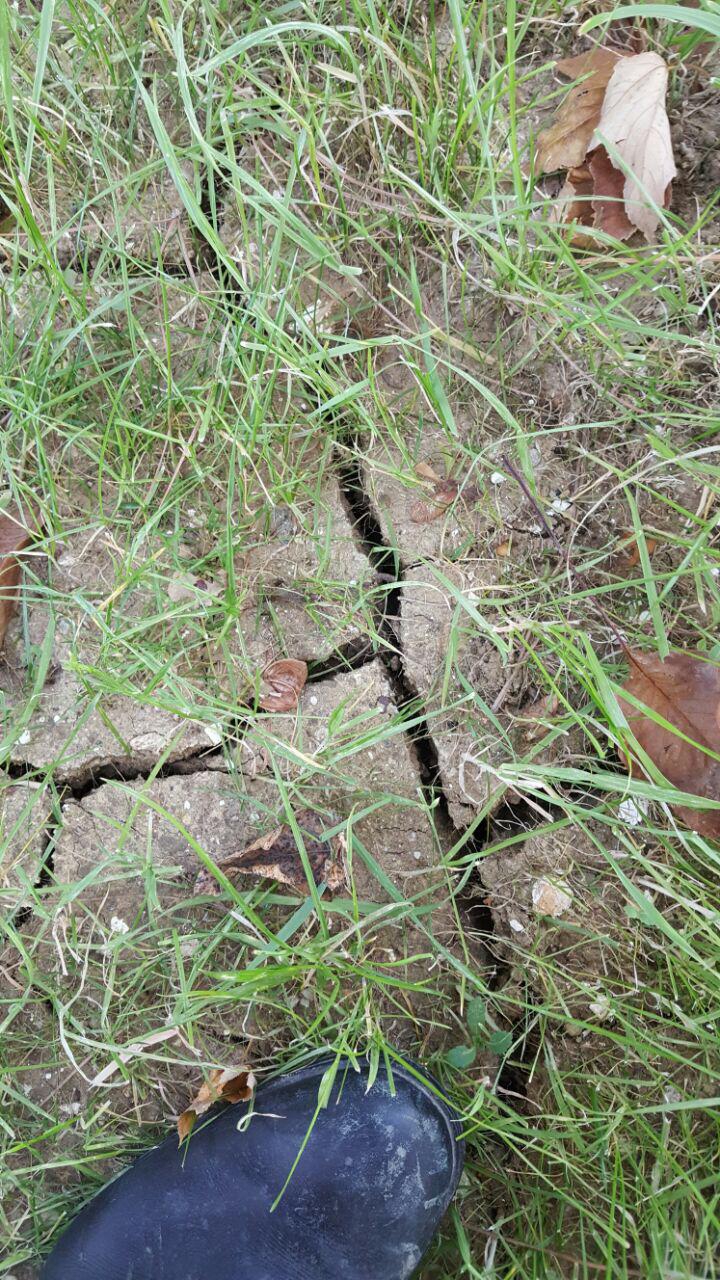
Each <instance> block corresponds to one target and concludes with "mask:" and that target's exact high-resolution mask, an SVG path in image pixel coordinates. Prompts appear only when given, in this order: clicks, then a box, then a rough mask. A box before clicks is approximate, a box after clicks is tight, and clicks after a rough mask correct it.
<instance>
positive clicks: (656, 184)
mask: <svg viewBox="0 0 720 1280" xmlns="http://www.w3.org/2000/svg"><path fill="white" fill-rule="evenodd" d="M667 80H668V69H667V64H666V63H665V62H664V60H663V59H662V58H661V57H660V55H659V54H657V53H638V54H635V56H634V57H631V58H622V59H621V60H620V61H618V63H617V64H616V66H615V67H614V69H613V71H612V74H611V76H610V79H609V81H608V85H607V91H606V93H605V100H604V102H603V104H602V111H601V113H600V118H599V120H598V123H597V129H596V131H595V141H596V143H597V144H598V145H605V144H608V143H609V144H610V147H611V148H612V147H615V148H616V150H617V154H618V156H619V158H620V159H621V160H622V162H623V164H624V165H625V166H627V169H628V170H629V171H630V172H629V174H626V175H624V176H623V191H622V193H623V198H624V201H625V212H626V214H627V216H628V218H629V219H630V222H631V223H632V224H633V226H635V227H637V228H638V230H639V231H642V233H643V235H644V236H645V237H646V238H647V239H648V240H651V239H652V237H653V235H654V234H655V232H656V231H657V228H658V225H659V222H660V219H659V216H658V214H657V213H656V212H655V210H654V209H653V208H652V207H651V206H650V204H649V202H648V197H650V198H651V199H652V200H654V202H655V204H656V205H658V207H659V208H661V209H662V208H663V207H664V205H665V202H666V200H667V199H668V198H669V188H670V184H671V182H672V180H673V178H674V177H675V174H676V172H677V170H676V169H675V161H674V159H673V152H672V142H671V140H670V125H669V123H668V118H667V112H666V110H665V95H666V93H667ZM610 158H611V159H612V151H610Z"/></svg>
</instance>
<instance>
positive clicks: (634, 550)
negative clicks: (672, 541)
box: [615, 537, 658, 573]
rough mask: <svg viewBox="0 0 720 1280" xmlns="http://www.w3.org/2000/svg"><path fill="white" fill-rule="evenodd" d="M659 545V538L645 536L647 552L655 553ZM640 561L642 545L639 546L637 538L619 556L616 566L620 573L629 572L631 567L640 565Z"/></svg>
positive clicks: (649, 553)
mask: <svg viewBox="0 0 720 1280" xmlns="http://www.w3.org/2000/svg"><path fill="white" fill-rule="evenodd" d="M657 545H658V540H657V538H650V537H646V538H645V546H646V547H647V553H648V555H649V556H652V555H654V553H655V551H656V550H657ZM639 563H640V547H639V546H638V543H637V540H636V539H633V541H632V543H631V544H630V546H629V547H628V548H626V552H625V553H624V554H622V555H619V556H618V557H617V562H616V566H615V567H616V569H617V571H618V573H627V572H628V571H629V570H630V569H634V568H635V566H636V565H638V564H639Z"/></svg>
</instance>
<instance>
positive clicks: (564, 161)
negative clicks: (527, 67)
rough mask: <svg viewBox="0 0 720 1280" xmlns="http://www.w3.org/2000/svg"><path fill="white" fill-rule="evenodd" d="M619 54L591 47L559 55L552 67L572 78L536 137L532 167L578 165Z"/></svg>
mask: <svg viewBox="0 0 720 1280" xmlns="http://www.w3.org/2000/svg"><path fill="white" fill-rule="evenodd" d="M621 59H622V54H620V53H617V52H616V51H615V50H614V49H602V48H599V49H591V50H590V51H589V52H588V53H581V54H579V55H578V56H577V57H575V58H562V59H561V60H560V62H558V63H556V69H557V70H558V71H559V72H560V73H561V74H562V75H564V76H570V77H571V78H572V79H573V80H577V79H579V78H580V77H581V76H583V77H585V78H584V79H583V80H582V83H581V84H576V85H573V87H572V89H571V90H570V92H569V93H568V95H567V97H566V98H565V99H564V101H563V103H562V106H561V107H560V109H559V111H558V113H557V115H556V117H555V120H554V122H553V124H551V126H550V128H549V129H545V130H544V131H543V133H541V134H540V136H539V137H538V145H537V154H536V160H535V163H536V169H537V172H538V173H539V174H541V173H554V172H555V170H556V169H573V168H575V166H577V165H581V164H582V162H583V160H584V159H585V156H586V154H587V150H588V147H589V146H590V140H591V138H592V136H593V133H594V132H595V129H596V127H597V124H598V121H599V120H600V115H601V111H602V105H603V99H604V97H605V90H606V89H607V86H608V82H609V80H610V77H611V76H612V74H613V72H614V70H615V68H616V66H617V64H618V62H619V61H620V60H621Z"/></svg>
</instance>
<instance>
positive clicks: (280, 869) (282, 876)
mask: <svg viewBox="0 0 720 1280" xmlns="http://www.w3.org/2000/svg"><path fill="white" fill-rule="evenodd" d="M295 819H296V822H297V824H298V827H299V828H300V832H301V835H302V838H303V844H304V845H305V852H306V854H307V858H308V862H309V863H310V868H311V870H312V873H313V879H314V880H315V883H316V884H319V883H320V882H321V881H323V880H324V881H325V883H326V884H327V886H328V889H330V890H331V892H335V890H337V889H340V888H342V887H343V886H344V885H345V872H344V869H343V863H342V854H343V850H344V845H343V842H342V840H341V839H339V838H338V837H335V839H333V840H324V839H323V834H324V827H323V823H322V819H321V818H320V817H319V815H318V814H317V813H314V812H313V811H312V810H311V809H300V810H298V812H297V813H296V814H295ZM217 866H218V868H219V870H221V871H223V872H224V873H226V874H227V872H228V871H238V872H240V873H241V874H242V875H246V876H258V877H260V878H261V879H268V880H277V882H278V883H279V884H286V885H288V886H289V887H290V888H291V889H296V890H297V891H298V893H302V894H306V893H307V891H308V882H307V876H306V875H305V868H304V867H303V863H302V858H301V857H300V850H299V849H298V845H297V841H296V839H295V836H294V835H293V831H292V828H291V827H290V825H289V824H288V823H285V822H284V823H283V824H282V826H279V827H276V828H275V829H274V830H273V831H270V832H268V834H267V835H265V836H262V837H261V838H260V839H259V840H254V841H253V843H252V844H249V845H248V846H247V848H245V849H243V850H242V851H241V852H240V853H231V854H230V855H229V856H228V857H226V858H222V859H219V860H218V862H217ZM195 892H196V893H208V894H217V893H219V892H220V886H219V884H218V882H217V880H216V879H215V877H214V876H213V875H212V874H211V873H210V872H209V871H205V870H203V871H201V872H200V874H199V875H198V877H197V880H196V881H195Z"/></svg>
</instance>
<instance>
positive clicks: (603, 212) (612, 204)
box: [588, 147, 635, 240]
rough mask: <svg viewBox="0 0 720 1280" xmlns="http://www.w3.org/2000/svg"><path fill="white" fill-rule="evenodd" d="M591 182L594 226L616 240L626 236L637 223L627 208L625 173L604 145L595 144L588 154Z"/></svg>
mask: <svg viewBox="0 0 720 1280" xmlns="http://www.w3.org/2000/svg"><path fill="white" fill-rule="evenodd" d="M588 168H589V170H590V175H591V182H592V193H593V200H592V209H593V212H594V215H595V226H596V227H597V228H598V230H599V231H604V232H605V233H606V235H609V236H614V237H615V239H616V240H627V239H628V237H629V236H631V235H633V234H634V232H635V227H634V226H633V224H632V222H631V221H630V219H629V218H628V216H627V213H626V212H625V205H624V204H623V187H624V185H625V175H624V174H623V173H621V172H620V170H619V169H616V168H615V166H614V165H613V164H612V163H611V161H610V157H609V155H608V153H607V151H606V150H605V148H604V147H596V148H595V150H594V151H592V152H591V153H590V155H589V156H588Z"/></svg>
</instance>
